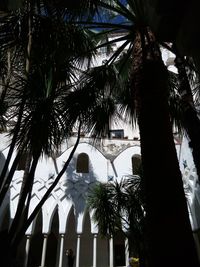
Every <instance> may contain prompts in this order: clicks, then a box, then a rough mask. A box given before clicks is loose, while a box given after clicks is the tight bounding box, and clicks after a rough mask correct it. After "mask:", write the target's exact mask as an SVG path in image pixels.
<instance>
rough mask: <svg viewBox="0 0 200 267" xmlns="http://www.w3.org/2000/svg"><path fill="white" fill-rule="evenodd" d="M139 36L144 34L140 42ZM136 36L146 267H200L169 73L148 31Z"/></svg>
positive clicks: (134, 54) (135, 77) (134, 72)
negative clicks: (173, 120)
mask: <svg viewBox="0 0 200 267" xmlns="http://www.w3.org/2000/svg"><path fill="white" fill-rule="evenodd" d="M141 34H145V35H148V38H147V37H146V36H145V38H143V40H144V41H143V42H142V38H141ZM141 34H140V33H139V34H138V36H137V37H136V42H135V46H134V49H133V58H134V59H136V60H134V62H133V76H134V86H135V88H136V95H137V97H138V100H137V108H138V124H139V131H140V138H141V154H142V167H143V177H142V179H143V180H144V181H143V182H144V191H145V203H146V237H147V240H146V241H147V246H148V256H149V259H148V262H149V267H161V266H162V267H169V266H170V267H177V266H180V264H181V266H182V267H188V266H193V267H197V266H198V267H199V263H198V258H197V253H196V248H195V244H194V239H193V236H192V230H191V225H190V221H189V214H188V209H187V203H186V198H185V194H184V189H183V182H182V175H181V172H180V169H179V163H178V159H177V154H176V149H175V144H174V139H173V133H172V125H171V121H170V117H169V107H168V74H167V70H166V68H165V66H164V64H163V62H162V59H161V54H160V50H159V48H158V45H157V43H156V42H155V38H154V36H153V34H152V32H151V31H150V30H149V29H146V31H145V30H144V29H143V30H142V32H141ZM144 55H145V56H144ZM138 66H139V67H138ZM183 257H184V259H183Z"/></svg>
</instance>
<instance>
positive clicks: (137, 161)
mask: <svg viewBox="0 0 200 267" xmlns="http://www.w3.org/2000/svg"><path fill="white" fill-rule="evenodd" d="M140 172H141V156H140V155H134V156H133V157H132V173H133V175H140Z"/></svg>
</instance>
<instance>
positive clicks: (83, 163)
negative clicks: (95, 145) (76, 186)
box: [76, 153, 89, 173]
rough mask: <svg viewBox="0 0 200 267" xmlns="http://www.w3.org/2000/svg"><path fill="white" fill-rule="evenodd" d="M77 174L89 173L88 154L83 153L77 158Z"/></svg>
mask: <svg viewBox="0 0 200 267" xmlns="http://www.w3.org/2000/svg"><path fill="white" fill-rule="evenodd" d="M76 172H78V173H88V172H89V157H88V155H87V154H86V153H81V154H79V155H78V157H77V162H76Z"/></svg>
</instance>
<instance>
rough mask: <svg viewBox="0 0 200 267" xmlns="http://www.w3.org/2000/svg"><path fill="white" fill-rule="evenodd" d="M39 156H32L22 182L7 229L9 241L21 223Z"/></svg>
mask: <svg viewBox="0 0 200 267" xmlns="http://www.w3.org/2000/svg"><path fill="white" fill-rule="evenodd" d="M39 157H40V154H38V155H36V156H34V157H33V162H32V164H31V168H30V172H29V175H28V177H27V179H26V181H25V183H24V188H23V190H22V192H21V195H20V198H19V202H18V206H17V211H16V213H15V217H14V219H13V221H12V224H11V227H10V229H9V240H10V241H12V239H13V238H14V236H15V235H16V233H17V229H18V227H19V226H20V224H21V222H20V220H21V216H22V214H23V212H24V209H25V206H26V200H27V196H28V194H29V193H31V190H32V186H33V180H34V174H35V170H36V167H37V163H38V160H39Z"/></svg>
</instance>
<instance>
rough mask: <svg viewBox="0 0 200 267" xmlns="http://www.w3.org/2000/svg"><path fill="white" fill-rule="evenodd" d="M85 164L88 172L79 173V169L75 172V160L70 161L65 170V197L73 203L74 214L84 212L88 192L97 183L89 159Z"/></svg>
mask: <svg viewBox="0 0 200 267" xmlns="http://www.w3.org/2000/svg"><path fill="white" fill-rule="evenodd" d="M86 163H87V164H88V168H87V170H88V172H81V168H79V170H78V172H77V167H78V166H77V158H73V159H72V160H71V162H70V164H69V166H68V168H67V170H66V175H67V179H66V195H67V198H68V199H70V200H71V201H72V202H73V204H74V207H75V211H76V213H83V212H84V209H85V201H86V198H87V195H88V192H89V191H90V190H91V189H92V187H93V186H94V185H95V184H96V182H97V175H96V174H95V172H94V170H93V167H92V164H91V162H90V160H89V157H88V162H86Z"/></svg>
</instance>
